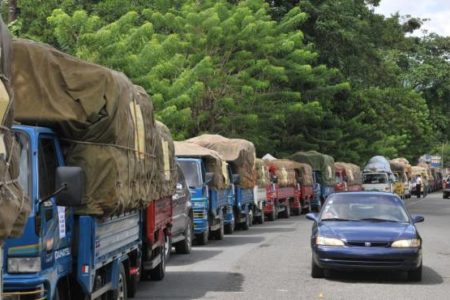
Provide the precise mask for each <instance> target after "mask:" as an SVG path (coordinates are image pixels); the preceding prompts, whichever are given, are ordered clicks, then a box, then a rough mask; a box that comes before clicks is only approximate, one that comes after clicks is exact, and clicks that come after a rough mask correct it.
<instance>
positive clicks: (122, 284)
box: [109, 264, 128, 300]
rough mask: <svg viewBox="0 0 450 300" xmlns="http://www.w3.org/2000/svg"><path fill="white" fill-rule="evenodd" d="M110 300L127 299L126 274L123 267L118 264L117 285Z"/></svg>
mask: <svg viewBox="0 0 450 300" xmlns="http://www.w3.org/2000/svg"><path fill="white" fill-rule="evenodd" d="M109 296H112V297H111V298H110V299H111V300H126V299H128V293H127V274H126V272H125V267H124V266H123V264H120V270H119V279H118V283H117V290H115V291H114V292H113V293H112V295H111V294H110V295H109Z"/></svg>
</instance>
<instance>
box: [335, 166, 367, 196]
mask: <svg viewBox="0 0 450 300" xmlns="http://www.w3.org/2000/svg"><path fill="white" fill-rule="evenodd" d="M334 166H335V168H336V185H335V187H334V188H335V192H336V193H338V192H356V191H361V190H362V174H361V168H360V167H358V166H357V165H355V164H351V163H344V162H335V163H334Z"/></svg>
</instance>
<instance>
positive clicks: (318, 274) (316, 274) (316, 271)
mask: <svg viewBox="0 0 450 300" xmlns="http://www.w3.org/2000/svg"><path fill="white" fill-rule="evenodd" d="M324 276H325V272H324V270H323V269H322V268H320V267H319V266H318V265H316V264H315V263H314V260H313V259H311V277H312V278H323V277H324Z"/></svg>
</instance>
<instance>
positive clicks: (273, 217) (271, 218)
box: [267, 206, 277, 221]
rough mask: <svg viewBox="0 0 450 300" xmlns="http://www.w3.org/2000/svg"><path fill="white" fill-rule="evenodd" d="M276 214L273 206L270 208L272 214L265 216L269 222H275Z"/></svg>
mask: <svg viewBox="0 0 450 300" xmlns="http://www.w3.org/2000/svg"><path fill="white" fill-rule="evenodd" d="M276 216H277V213H276V211H275V206H272V212H271V213H270V214H269V215H268V216H267V219H268V220H269V221H275V219H276Z"/></svg>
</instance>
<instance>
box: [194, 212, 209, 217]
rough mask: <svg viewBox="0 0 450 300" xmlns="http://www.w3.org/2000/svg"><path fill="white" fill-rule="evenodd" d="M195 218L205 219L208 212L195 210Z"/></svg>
mask: <svg viewBox="0 0 450 300" xmlns="http://www.w3.org/2000/svg"><path fill="white" fill-rule="evenodd" d="M194 218H196V219H204V218H206V213H205V212H204V211H203V212H194Z"/></svg>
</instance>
